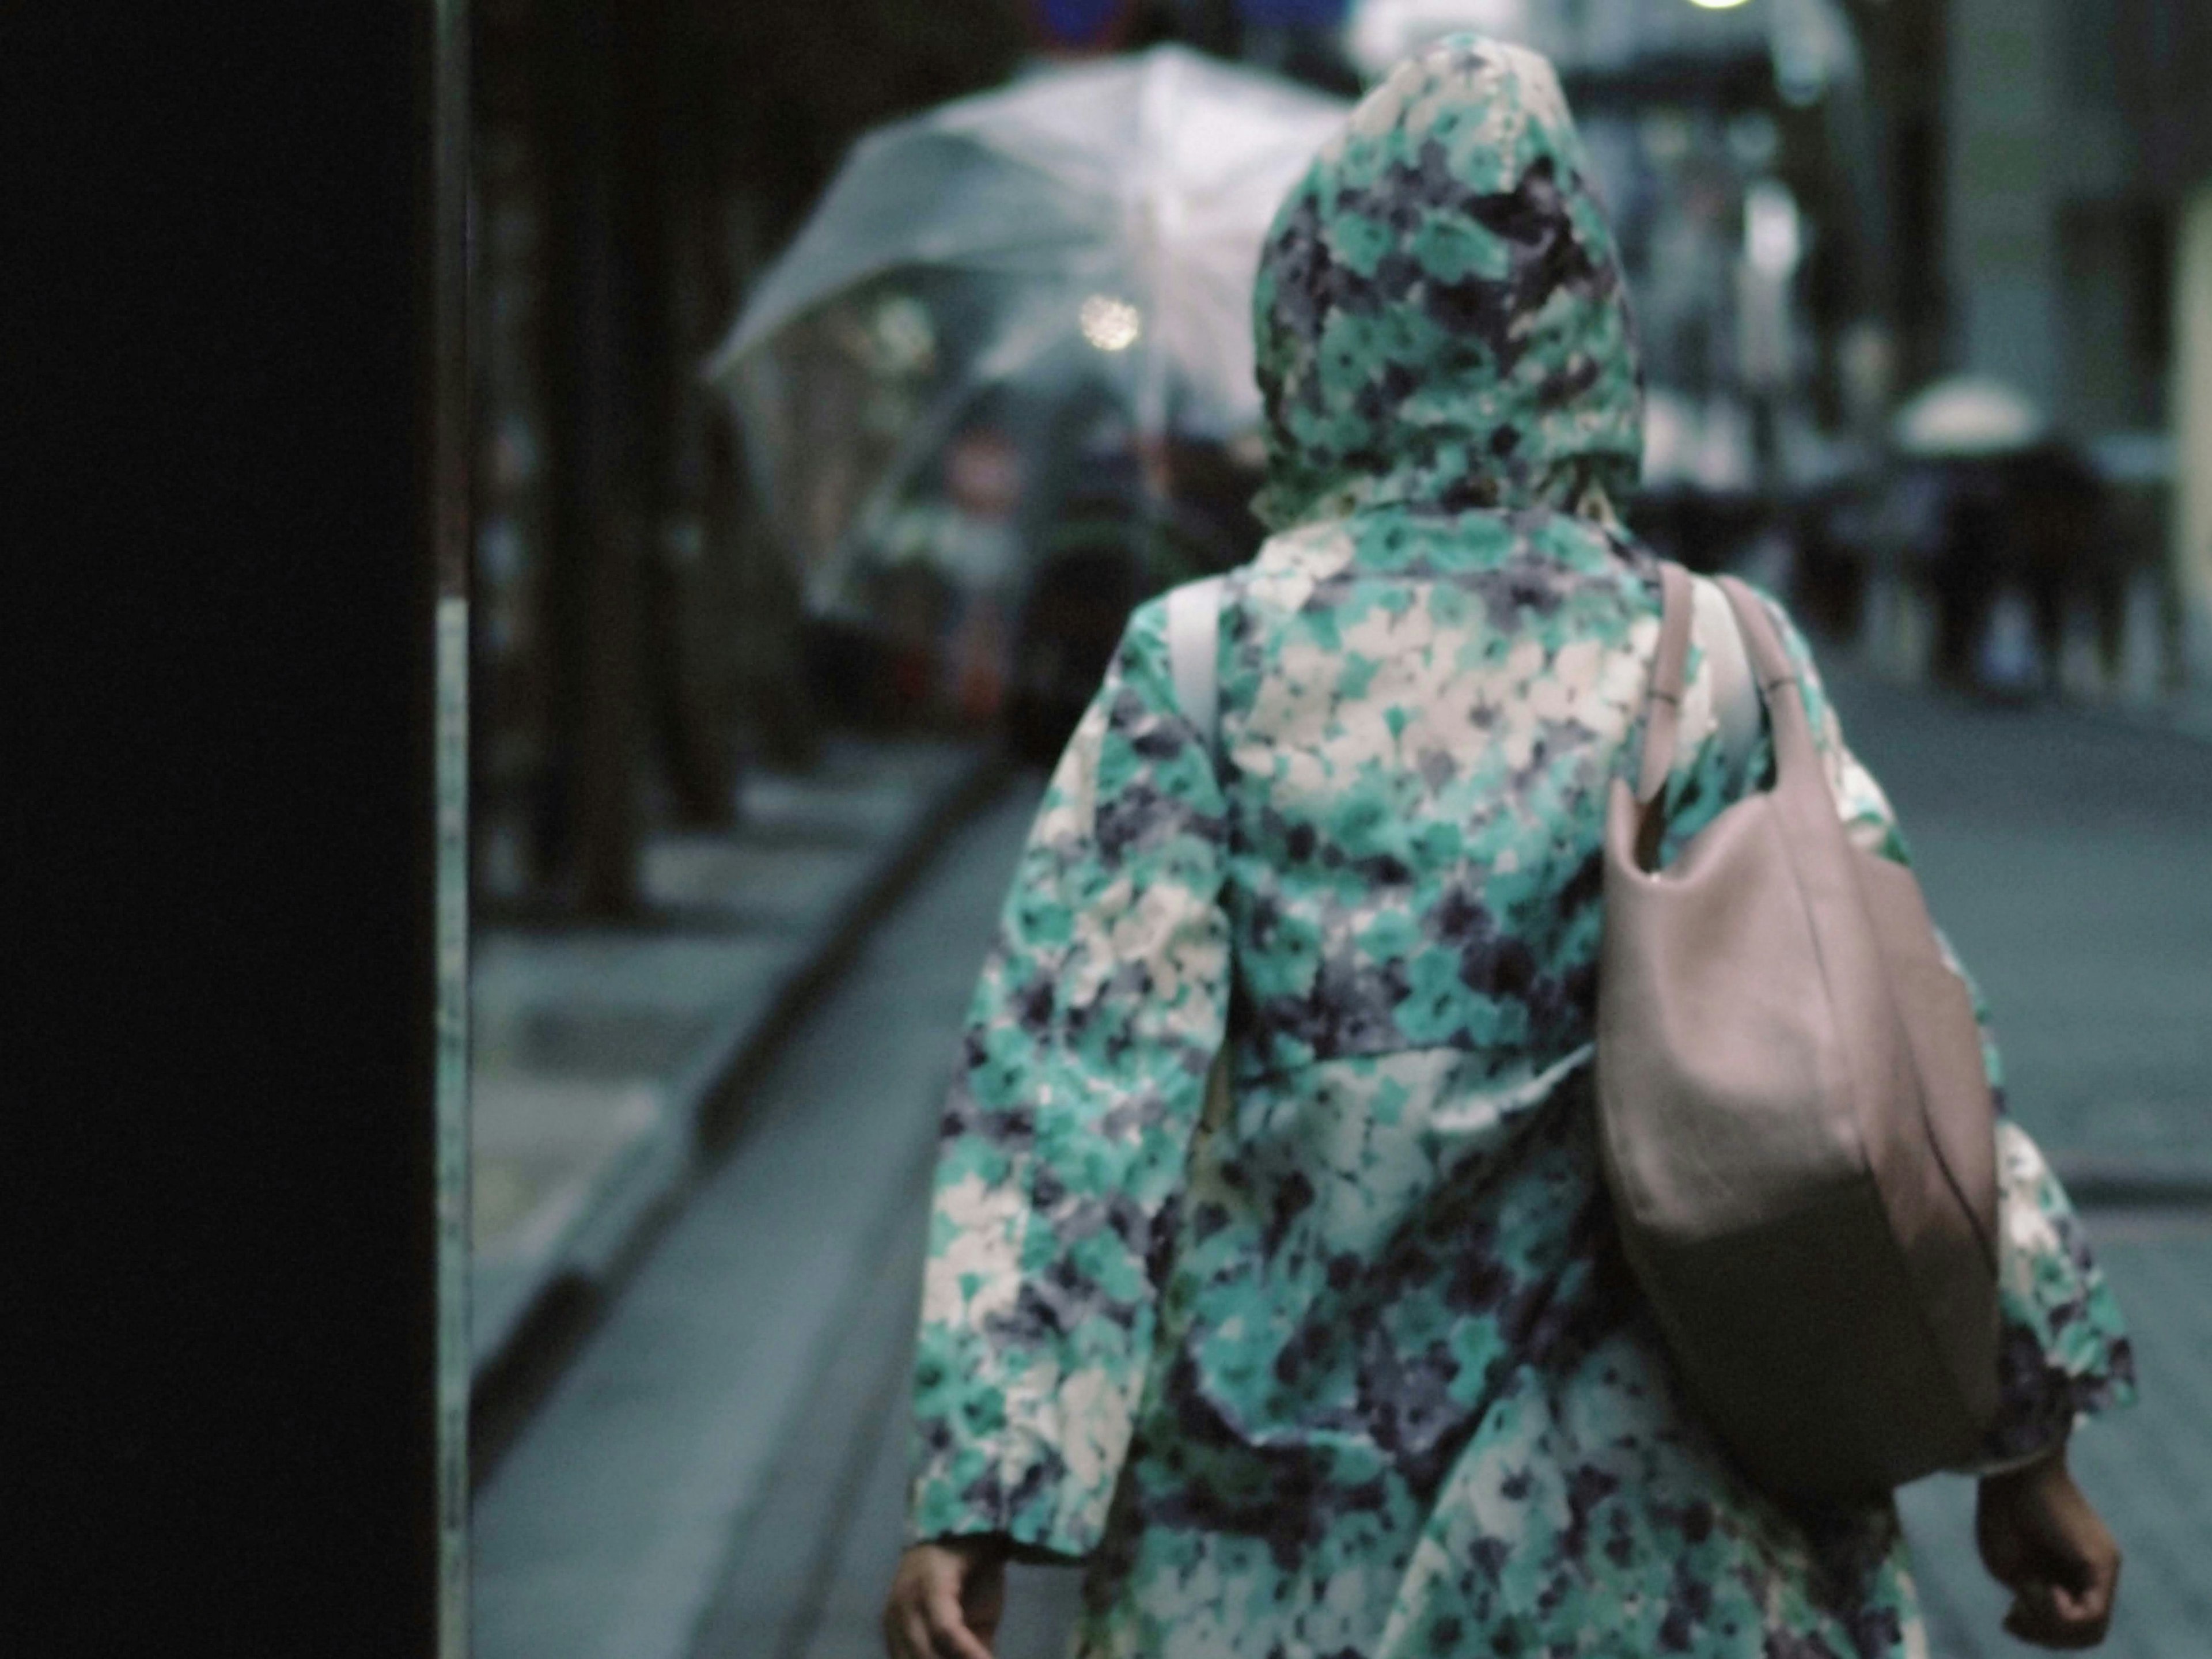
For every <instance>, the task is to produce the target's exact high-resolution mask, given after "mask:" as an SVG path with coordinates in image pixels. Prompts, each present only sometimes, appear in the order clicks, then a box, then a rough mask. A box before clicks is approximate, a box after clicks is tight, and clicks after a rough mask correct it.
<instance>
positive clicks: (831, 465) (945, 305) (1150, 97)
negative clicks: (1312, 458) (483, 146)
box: [707, 46, 1346, 603]
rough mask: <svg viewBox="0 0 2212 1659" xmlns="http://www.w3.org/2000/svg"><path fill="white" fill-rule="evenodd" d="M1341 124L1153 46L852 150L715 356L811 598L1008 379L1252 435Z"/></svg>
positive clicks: (1034, 77) (1144, 428)
mask: <svg viewBox="0 0 2212 1659" xmlns="http://www.w3.org/2000/svg"><path fill="white" fill-rule="evenodd" d="M1345 110H1346V106H1345V105H1343V104H1342V103H1340V102H1339V101H1338V100H1334V99H1331V98H1328V97H1326V96H1323V95H1322V94H1316V93H1313V92H1310V91H1308V90H1306V89H1304V88H1300V87H1297V86H1294V85H1291V83H1289V82H1284V81H1281V80H1279V79H1277V78H1275V77H1273V76H1267V75H1263V74H1260V73H1257V72H1255V71H1252V70H1243V69H1239V68H1237V67H1234V66H1231V65H1229V64H1221V63H1217V62H1215V61H1213V60H1212V59H1209V58H1203V57H1201V56H1200V55H1198V54H1196V53H1194V52H1188V51H1186V50H1183V49H1182V48H1179V47H1174V46H1163V47H1159V48H1157V49H1155V50H1153V51H1151V52H1146V53H1143V54H1141V55H1139V56H1135V57H1130V58H1118V59H1109V60H1106V61H1103V62H1099V63H1093V64H1081V65H1076V66H1070V67H1060V68H1052V69H1044V70H1036V71H1034V72H1032V73H1031V74H1030V75H1028V76H1024V77H1023V78H1022V79H1020V80H1018V81H1017V82H1014V83H1013V84H1012V85H1011V86H1009V87H1006V88H1003V89H1000V90H999V91H995V92H991V93H987V94H981V95H979V96H976V97H972V98H967V99H963V100H959V101H957V102H955V103H951V104H948V105H945V106H942V107H940V108H939V109H935V110H933V111H930V112H927V113H925V114H923V115H921V116H918V117H915V118H912V119H909V120H906V121H902V122H899V123H896V125H890V126H888V127H884V128H881V129H879V130H878V131H875V132H873V133H872V134H870V135H869V136H868V137H866V138H864V139H863V140H862V141H861V142H860V143H859V144H858V145H856V146H855V148H854V151H853V153H852V155H851V156H850V157H849V158H848V161H846V163H845V165H844V167H842V169H841V170H840V172H839V173H838V174H837V176H836V179H834V180H832V182H831V184H830V186H829V190H828V191H827V192H826V193H825V194H824V196H823V199H822V201H821V203H820V204H819V205H818V206H817V208H816V210H815V211H814V213H813V215H812V216H811V218H810V219H809V220H808V222H807V223H806V225H805V228H803V229H802V230H801V232H800V233H799V236H798V238H797V239H796V240H794V241H793V244H792V246H791V247H790V249H789V250H788V251H787V252H786V253H785V254H784V255H783V257H782V258H781V259H779V260H778V261H777V262H776V263H775V265H774V266H773V267H771V268H770V269H769V270H768V272H767V273H766V274H765V275H764V276H763V277H762V279H761V280H760V282H759V283H757V285H756V287H755V288H754V289H753V292H752V294H751V295H750V299H749V301H748V303H747V305H746V306H745V308H744V312H743V313H742V315H741V316H740V317H739V318H738V321H737V323H736V325H735V326H734V327H733V328H732V330H731V331H730V333H729V335H728V337H726V340H725V341H724V342H723V343H722V344H721V346H720V348H719V349H717V350H716V351H715V352H714V356H712V357H711V358H710V359H709V360H708V365H707V374H708V377H709V378H710V379H711V380H714V381H715V382H716V383H717V384H719V385H720V386H722V387H723V388H724V389H725V390H726V392H728V393H729V394H730V395H731V397H732V398H733V399H734V401H735V402H736V404H737V405H738V412H739V415H740V416H741V419H742V421H743V423H744V428H745V430H746V435H747V443H748V448H749V451H750V453H751V454H752V457H753V460H754V463H755V465H756V466H757V468H758V469H759V470H760V471H761V473H762V476H763V483H764V485H765V486H766V494H767V496H768V499H769V502H770V505H771V508H772V510H773V511H774V512H775V514H776V516H777V517H778V519H779V520H781V522H782V527H783V529H784V530H785V532H786V535H787V540H789V541H790V542H791V543H792V544H793V546H794V547H795V548H796V549H797V550H798V551H799V554H800V556H801V557H802V559H803V561H804V562H805V566H806V576H807V583H808V586H809V590H810V592H811V594H812V596H813V597H814V598H815V599H816V600H817V603H826V602H829V600H830V597H831V595H832V594H833V593H834V592H835V590H836V589H837V588H838V587H839V586H840V585H841V583H842V579H843V576H844V574H845V572H846V569H847V568H848V566H849V564H850V562H851V560H852V557H853V556H854V544H855V543H856V542H858V541H862V540H865V539H866V536H867V533H868V532H869V531H870V529H871V526H874V525H877V524H878V523H879V522H880V520H882V518H883V516H884V513H887V512H889V511H890V510H892V508H893V506H894V504H895V503H896V501H897V500H898V499H899V498H900V496H901V495H902V492H904V491H905V490H906V489H907V488H908V486H909V485H910V484H911V483H913V481H914V480H915V477H916V476H917V475H918V474H919V473H920V472H921V471H923V470H925V469H926V468H927V466H928V465H930V464H931V463H932V462H933V459H935V458H936V457H937V456H939V454H940V453H941V452H942V450H943V447H944V445H945V442H946V441H947V440H948V439H949V438H950V437H951V436H952V435H954V434H955V433H957V431H958V430H959V429H960V428H961V427H962V425H963V422H966V421H968V420H969V419H970V418H972V417H973V415H974V410H975V404H976V402H977V399H978V398H980V397H981V395H982V394H984V393H985V392H988V391H990V390H991V389H993V388H1000V389H1011V391H1012V392H1013V393H1014V395H1016V396H1017V397H1026V398H1031V399H1032V400H1034V399H1035V398H1038V397H1040V396H1042V397H1044V398H1047V399H1050V398H1056V397H1060V396H1062V395H1063V394H1066V393H1067V392H1071V391H1072V390H1073V389H1074V388H1077V387H1081V386H1088V387H1090V388H1091V389H1093V390H1097V389H1100V388H1103V391H1104V392H1105V393H1106V394H1107V395H1108V396H1109V398H1110V400H1111V401H1112V402H1113V403H1114V404H1117V405H1118V406H1119V407H1120V408H1121V410H1122V411H1123V413H1124V414H1125V416H1126V417H1127V423H1128V425H1129V426H1130V427H1131V428H1133V430H1134V431H1135V432H1136V433H1138V434H1139V435H1161V434H1163V433H1164V432H1165V431H1167V430H1168V428H1170V425H1171V424H1172V425H1173V426H1174V427H1175V428H1176V429H1177V430H1189V431H1193V432H1196V433H1200V434H1205V435H1212V436H1226V435H1232V434H1234V433H1236V432H1237V431H1239V430H1242V429H1245V428H1249V427H1251V426H1253V425H1255V424H1256V422H1257V420H1258V417H1259V394H1258V392H1257V389H1256V387H1255V384H1254V377H1253V367H1252V343H1251V327H1250V322H1249V314H1250V305H1251V290H1252V278H1253V275H1254V272H1255V269H1256V267H1257V264H1258V260H1259V251H1260V245H1261V240H1262V239H1263V238H1264V236H1265V234H1266V231H1267V225H1268V222H1269V221H1270V220H1271V219H1272V218H1273V214H1274V211H1275V209H1276V206H1277V205H1278V204H1279V202H1280V201H1281V199H1282V197H1283V196H1284V194H1285V192H1286V191H1288V189H1289V187H1290V185H1291V183H1292V182H1293V181H1294V180H1295V179H1297V176H1298V175H1299V174H1300V173H1302V172H1303V171H1304V168H1305V167H1306V165H1307V163H1308V162H1309V161H1310V160H1311V158H1312V156H1313V154H1314V152H1315V150H1316V149H1318V148H1319V147H1320V145H1321V144H1322V143H1323V142H1324V141H1325V140H1326V139H1327V138H1328V137H1329V136H1330V135H1331V134H1332V133H1333V132H1334V131H1335V130H1336V129H1337V128H1338V127H1339V126H1340V125H1341V123H1342V120H1343V118H1344V113H1345ZM841 387H842V389H840V388H841ZM825 403H827V404H832V405H836V408H835V409H831V410H825V409H824V408H823V407H822V405H823V404H825ZM1035 414H1036V405H1035V403H1034V401H1032V403H1031V404H1030V407H1029V414H1028V416H1024V421H1023V422H1022V423H1023V424H1024V425H1025V426H1029V425H1035V424H1036V422H1035V421H1034V420H1033V419H1031V418H1030V416H1035Z"/></svg>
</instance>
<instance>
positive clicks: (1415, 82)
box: [1253, 35, 1644, 530]
mask: <svg viewBox="0 0 2212 1659" xmlns="http://www.w3.org/2000/svg"><path fill="white" fill-rule="evenodd" d="M1253 311H1254V333H1255V344H1256V347H1257V355H1258V363H1259V377H1260V390H1261V395H1262V397H1263V398H1265V400H1266V407H1267V487H1266V488H1265V489H1263V490H1262V491H1261V494H1260V496H1259V498H1258V499H1257V501H1255V503H1254V507H1255V510H1256V511H1257V512H1258V513H1260V516H1261V519H1262V520H1264V521H1265V522H1266V523H1267V526H1269V527H1270V528H1271V529H1274V530H1285V529H1288V528H1290V527H1291V526H1294V525H1297V524H1302V523H1307V522H1310V521H1312V520H1317V519H1327V518H1335V517H1340V516H1342V515H1343V514H1345V513H1349V512H1351V511H1352V510H1353V509H1355V508H1357V507H1364V506H1368V505H1370V504H1375V503H1379V502H1385V501H1395V502H1399V503H1402V504H1404V505H1407V506H1409V507H1427V508H1431V509H1432V510H1436V511H1439V512H1457V511H1462V510H1466V509H1468V508H1477V507H1494V508H1507V509H1510V508H1516V507H1530V506H1539V505H1546V506H1551V507H1558V508H1561V509H1570V510H1571V509H1583V510H1591V509H1592V508H1593V506H1594V503H1595V502H1596V501H1598V500H1599V499H1601V496H1602V495H1603V494H1604V492H1608V491H1609V492H1612V494H1613V496H1614V498H1615V499H1618V498H1619V497H1620V495H1623V494H1625V493H1626V489H1628V488H1629V487H1630V486H1632V484H1633V483H1635V481H1636V477H1637V471H1638V465H1639V463H1640V460H1641V456H1642V449H1643V421H1644V411H1643V384H1642V380H1643V377H1642V371H1641V368H1640V367H1639V364H1638V356H1637V349H1636V335H1635V327H1634V324H1633V322H1632V319H1631V317H1630V314H1629V308H1628V298H1627V294H1626V289H1625V287H1624V285H1623V283H1622V279H1621V274H1620V258H1619V256H1618V253H1617V251H1616V249H1615V247H1614V244H1613V232H1612V228H1611V227H1610V226H1609V225H1608V224H1607V220H1606V216H1605V214H1604V212H1603V211H1602V210H1601V208H1600V206H1599V204H1598V201H1597V198H1596V197H1595V194H1594V193H1593V191H1592V190H1591V187H1590V184H1589V161H1588V158H1587V156H1586V155H1585V153H1584V151H1583V144H1582V140H1581V137H1579V135H1578V134H1577V132H1576V131H1575V127H1574V122H1573V119H1572V118H1571V116H1569V114H1568V113H1567V106H1566V100H1565V95H1564V94H1562V93H1561V92H1560V90H1559V79H1558V77H1557V76H1555V75H1554V74H1553V70H1552V66H1551V64H1549V63H1547V61H1545V59H1543V58H1541V57H1539V56H1537V55H1536V54H1535V53H1534V52H1528V51H1525V50H1523V49H1522V48H1520V47H1516V46H1504V45H1501V44H1500V43H1498V42H1497V41H1494V40H1484V39H1480V38H1478V37H1475V36H1471V35H1461V36H1455V37H1454V38H1452V39H1450V40H1444V41H1442V42H1439V43H1438V44H1437V45H1436V46H1432V47H1431V48H1429V49H1428V50H1427V51H1425V52H1422V53H1420V54H1419V56H1417V57H1414V58H1410V59H1408V60H1407V62H1406V63H1404V64H1401V65H1400V66H1399V67H1398V69H1397V70H1395V72H1394V73H1392V75H1391V76H1389V79H1388V80H1386V81H1385V82H1383V84H1382V85H1380V86H1378V87H1377V88H1376V89H1375V90H1374V91H1373V92H1371V93H1370V94H1368V95H1367V96H1366V97H1365V98H1364V99H1363V100H1361V101H1360V103H1359V105H1358V107H1357V108H1355V109H1354V110H1353V111H1352V116H1351V119H1350V121H1349V123H1348V124H1347V125H1346V127H1345V129H1344V131H1342V132H1340V134H1338V136H1337V137H1334V138H1333V139H1331V140H1330V141H1329V143H1328V144H1327V145H1326V146H1325V147H1324V148H1323V149H1322V151H1321V153H1320V155H1317V156H1316V158H1315V160H1314V162H1313V164H1312V166H1311V167H1310V168H1309V169H1308V170H1307V172H1306V174H1305V176H1304V179H1302V180H1301V181H1300V182H1299V183H1298V184H1297V185H1296V186H1295V187H1294V188H1293V189H1292V190H1291V194H1290V196H1289V197H1287V198H1286V199H1285V202H1284V204H1283V205H1282V207H1281V209H1280V210H1279V211H1278V212H1277V214H1276V216H1275V221H1274V223H1273V227H1272V228H1270V230H1269V232H1268V234H1267V243H1266V246H1265V249H1264V251H1263V252H1262V254H1261V263H1260V275H1259V281H1258V284H1257V287H1256V289H1255V293H1254V296H1253Z"/></svg>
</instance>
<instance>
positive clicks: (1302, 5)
mask: <svg viewBox="0 0 2212 1659" xmlns="http://www.w3.org/2000/svg"><path fill="white" fill-rule="evenodd" d="M1350 9H1352V7H1351V0H1237V10H1238V11H1239V12H1241V13H1243V17H1244V21H1246V22H1248V23H1257V24H1259V25H1260V26H1261V27H1262V28H1277V29H1333V28H1334V27H1337V25H1338V24H1340V23H1341V22H1343V21H1344V15H1345V13H1346V12H1347V11H1349V10H1350Z"/></svg>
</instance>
